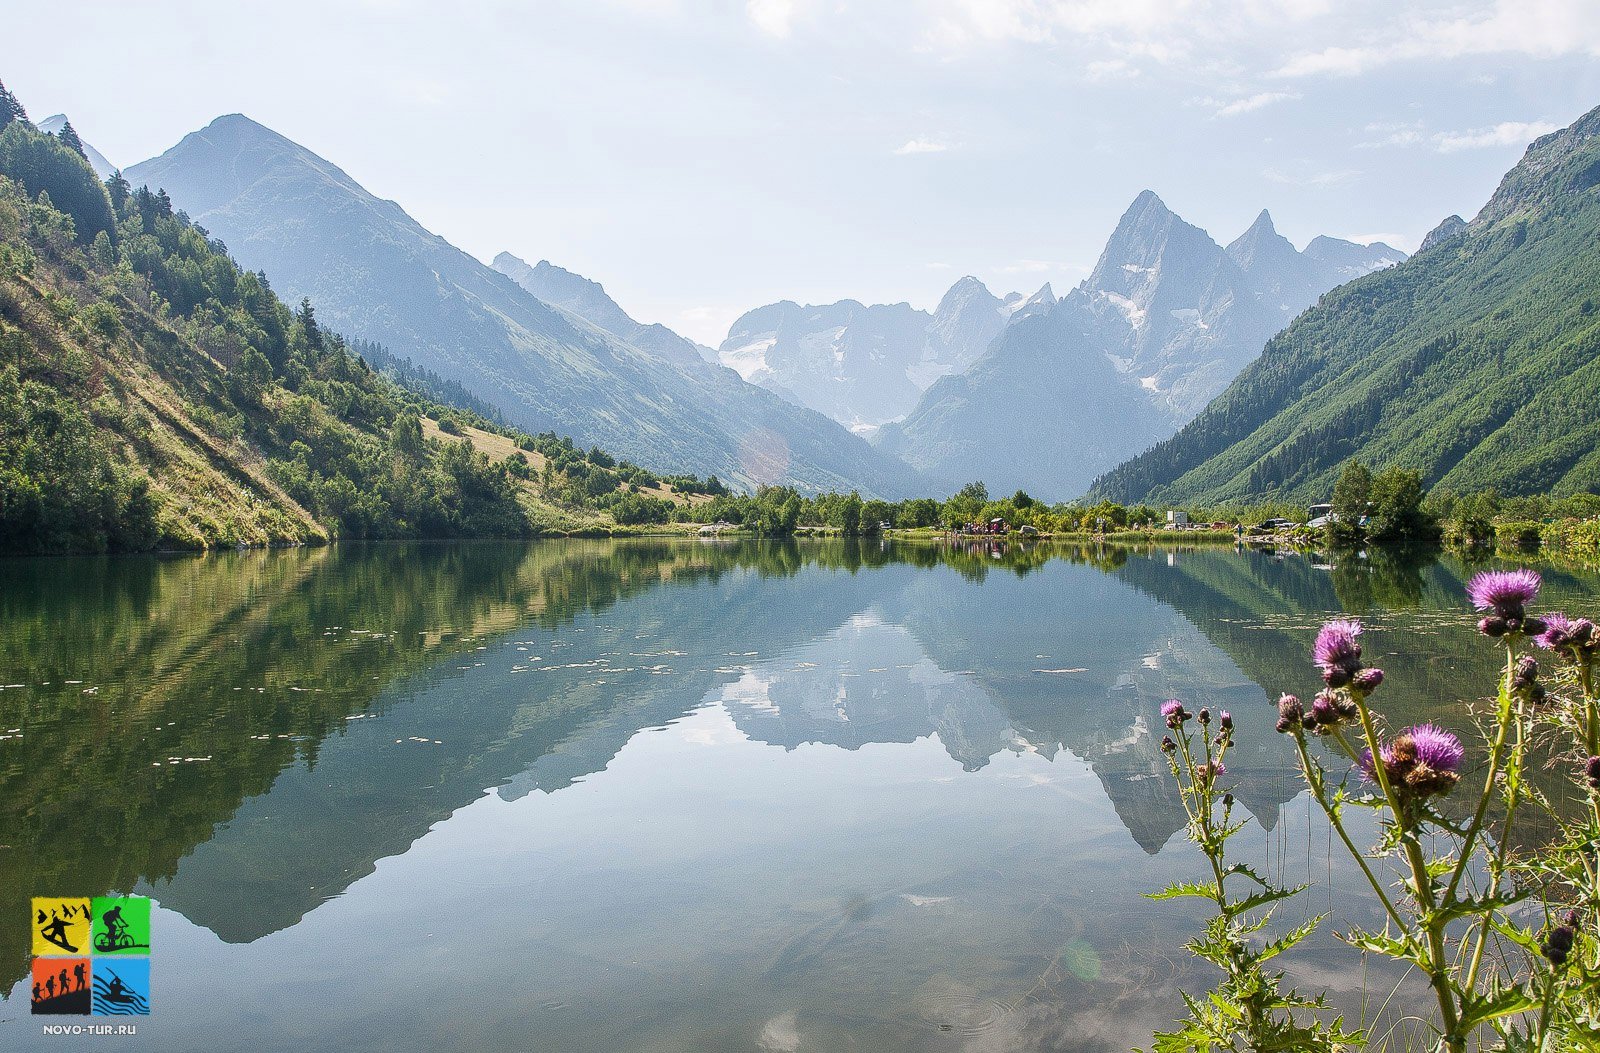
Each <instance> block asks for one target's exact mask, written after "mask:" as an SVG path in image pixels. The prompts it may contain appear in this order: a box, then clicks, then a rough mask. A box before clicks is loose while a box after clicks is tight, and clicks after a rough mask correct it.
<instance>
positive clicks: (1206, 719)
mask: <svg viewBox="0 0 1600 1053" xmlns="http://www.w3.org/2000/svg"><path fill="white" fill-rule="evenodd" d="M1200 723H1201V724H1202V725H1206V724H1210V723H1211V710H1209V709H1207V708H1206V707H1205V706H1201V707H1200Z"/></svg>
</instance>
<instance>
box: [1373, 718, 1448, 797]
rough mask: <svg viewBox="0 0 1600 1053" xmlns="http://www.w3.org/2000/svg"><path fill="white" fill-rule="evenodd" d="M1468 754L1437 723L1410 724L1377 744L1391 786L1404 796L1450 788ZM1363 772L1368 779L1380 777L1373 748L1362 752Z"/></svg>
mask: <svg viewBox="0 0 1600 1053" xmlns="http://www.w3.org/2000/svg"><path fill="white" fill-rule="evenodd" d="M1465 756H1466V751H1465V750H1464V749H1462V747H1461V740H1460V739H1458V738H1456V737H1455V736H1454V735H1452V734H1450V732H1448V731H1445V730H1444V729H1443V728H1440V727H1438V726H1437V725H1434V724H1419V725H1417V726H1416V727H1412V728H1407V729H1406V730H1404V731H1402V732H1401V733H1400V734H1398V735H1396V736H1395V737H1394V739H1393V740H1392V741H1390V742H1388V743H1385V744H1384V745H1382V746H1380V747H1379V748H1378V757H1379V759H1380V760H1381V761H1382V763H1383V772H1384V775H1385V776H1386V777H1387V778H1388V781H1389V786H1390V788H1391V789H1393V790H1394V791H1395V793H1397V794H1400V795H1402V796H1404V795H1407V794H1410V795H1414V796H1419V797H1427V796H1430V795H1431V794H1436V793H1444V792H1446V791H1448V790H1449V789H1450V788H1451V787H1453V786H1454V785H1455V784H1456V780H1457V779H1458V778H1460V768H1461V761H1462V758H1463V757H1465ZM1361 774H1362V776H1363V777H1364V778H1366V779H1367V781H1369V782H1377V781H1378V777H1377V772H1376V770H1375V765H1374V764H1373V760H1372V751H1371V750H1370V749H1369V750H1363V751H1362V753H1361Z"/></svg>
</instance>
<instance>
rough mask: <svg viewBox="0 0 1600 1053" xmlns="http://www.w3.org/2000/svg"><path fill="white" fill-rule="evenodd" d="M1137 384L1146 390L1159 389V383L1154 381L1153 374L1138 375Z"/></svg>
mask: <svg viewBox="0 0 1600 1053" xmlns="http://www.w3.org/2000/svg"><path fill="white" fill-rule="evenodd" d="M1139 386H1140V387H1142V388H1144V389H1145V390H1146V391H1160V390H1161V385H1160V384H1157V383H1156V378H1155V377H1154V376H1148V377H1140V378H1139Z"/></svg>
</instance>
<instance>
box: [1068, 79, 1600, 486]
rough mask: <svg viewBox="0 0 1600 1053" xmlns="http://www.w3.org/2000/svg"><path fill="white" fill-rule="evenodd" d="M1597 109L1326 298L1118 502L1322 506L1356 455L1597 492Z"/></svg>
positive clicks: (1430, 476)
mask: <svg viewBox="0 0 1600 1053" xmlns="http://www.w3.org/2000/svg"><path fill="white" fill-rule="evenodd" d="M1596 244H1600V109H1596V110H1593V111H1591V112H1590V113H1588V114H1586V115H1585V116H1583V117H1582V118H1581V119H1579V120H1578V121H1577V122H1576V123H1574V124H1573V125H1572V126H1571V127H1569V128H1566V129H1564V130H1562V131H1559V132H1555V133H1552V134H1550V135H1547V136H1545V137H1543V138H1541V139H1539V140H1537V141H1536V142H1534V143H1533V144H1532V145H1531V146H1530V147H1529V148H1528V151H1527V153H1526V154H1525V155H1524V157H1523V158H1522V160H1521V161H1520V162H1519V163H1518V164H1517V165H1516V167H1514V168H1512V169H1511V171H1510V172H1509V173H1507V175H1506V176H1505V178H1504V180H1503V181H1502V182H1501V184H1500V186H1499V189H1497V190H1496V191H1495V193H1494V196H1493V197H1492V198H1490V200H1489V202H1488V204H1486V205H1485V206H1484V207H1483V209H1482V211H1480V212H1479V213H1478V215H1477V217H1476V218H1474V219H1473V220H1472V221H1471V222H1470V223H1467V222H1464V221H1462V219H1461V218H1460V217H1459V216H1451V217H1450V218H1448V219H1446V220H1445V221H1444V222H1443V223H1441V224H1440V225H1439V226H1438V228H1436V229H1435V230H1434V231H1433V232H1432V233H1431V234H1429V235H1428V237H1427V239H1426V240H1425V241H1424V242H1423V248H1422V249H1421V250H1420V251H1419V252H1418V253H1417V254H1416V255H1415V256H1414V257H1412V258H1411V259H1409V260H1406V261H1405V262H1403V263H1401V264H1399V265H1398V266H1395V267H1392V268H1390V269H1387V270H1384V271H1381V272H1379V273H1377V274H1372V275H1368V276H1367V277H1364V278H1361V279H1358V280H1356V281H1353V282H1351V283H1350V284H1348V285H1345V286H1342V287H1341V288H1339V289H1337V290H1336V291H1334V292H1332V293H1330V294H1328V295H1326V296H1324V297H1323V298H1322V299H1321V301H1320V302H1319V303H1318V304H1317V305H1316V306H1315V307H1313V308H1312V309H1311V310H1309V311H1307V312H1306V313H1305V314H1303V315H1301V316H1300V317H1299V318H1298V319H1297V320H1296V321H1295V322H1294V324H1293V325H1291V326H1290V327H1289V328H1288V329H1287V330H1286V331H1285V332H1283V333H1282V334H1280V335H1279V336H1277V337H1276V338H1274V339H1273V340H1272V342H1271V343H1269V344H1268V345H1267V347H1266V350H1265V351H1264V352H1263V354H1262V355H1261V357H1260V358H1259V359H1258V360H1256V361H1255V362H1254V363H1252V364H1251V365H1250V366H1249V367H1247V368H1246V369H1245V370H1244V372H1243V373H1241V374H1240V375H1239V377H1238V378H1237V379H1236V380H1235V381H1234V382H1233V383H1232V384H1231V385H1230V386H1229V387H1228V388H1227V390H1226V391H1224V392H1223V393H1222V394H1221V395H1220V397H1218V398H1217V399H1216V400H1215V401H1214V402H1212V403H1211V404H1210V406H1208V407H1207V408H1206V410H1205V411H1204V412H1203V413H1201V414H1200V415H1199V416H1198V417H1196V418H1195V419H1194V420H1193V421H1192V422H1190V423H1189V424H1188V425H1187V426H1186V427H1185V428H1184V429H1183V430H1182V431H1180V432H1178V433H1177V434H1176V435H1175V436H1173V437H1172V438H1170V439H1169V440H1167V441H1165V442H1162V443H1161V444H1159V445H1158V446H1156V447H1155V448H1153V449H1151V450H1149V451H1148V452H1146V453H1144V454H1142V455H1140V456H1138V457H1135V458H1134V459H1132V460H1131V461H1129V462H1128V463H1127V464H1124V465H1122V466H1120V467H1118V468H1117V469H1116V470H1114V471H1111V472H1109V473H1107V474H1106V475H1105V477H1104V478H1102V479H1100V480H1099V481H1098V482H1097V483H1096V484H1095V487H1094V491H1095V493H1096V494H1099V495H1103V496H1107V497H1111V498H1114V499H1117V500H1125V501H1136V500H1141V499H1143V500H1152V501H1165V502H1172V501H1219V500H1230V499H1240V498H1258V497H1263V496H1284V497H1290V498H1295V499H1301V500H1326V499H1327V496H1328V494H1329V493H1330V492H1331V490H1332V487H1333V482H1334V480H1335V478H1336V477H1337V474H1338V472H1339V470H1340V468H1341V466H1342V464H1343V463H1344V462H1345V461H1347V460H1348V459H1350V458H1352V457H1358V458H1362V459H1363V460H1365V461H1367V462H1369V463H1372V464H1374V465H1377V466H1384V465H1391V464H1398V465H1402V466H1406V467H1412V468H1418V469H1421V470H1422V471H1423V473H1424V475H1425V477H1426V481H1427V482H1428V483H1429V484H1431V485H1438V486H1445V487H1450V488H1453V489H1456V490H1458V491H1462V492H1465V491H1472V490H1479V489H1485V488H1490V487H1493V488H1496V489H1498V490H1499V491H1500V492H1502V493H1509V494H1533V493H1549V492H1554V493H1558V494H1559V493H1568V492H1575V491H1582V490H1590V491H1592V490H1595V489H1596V488H1597V487H1600V400H1597V399H1596V398H1595V394H1596V392H1600V309H1597V306H1596V304H1597V302H1600V257H1597V256H1596V253H1595V245H1596Z"/></svg>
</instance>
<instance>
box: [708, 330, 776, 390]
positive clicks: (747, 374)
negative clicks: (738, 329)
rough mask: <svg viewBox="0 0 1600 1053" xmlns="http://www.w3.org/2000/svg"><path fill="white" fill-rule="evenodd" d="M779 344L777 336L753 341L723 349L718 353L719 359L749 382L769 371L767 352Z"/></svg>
mask: <svg viewBox="0 0 1600 1053" xmlns="http://www.w3.org/2000/svg"><path fill="white" fill-rule="evenodd" d="M777 342H778V338H777V337H775V336H769V337H766V338H764V339H761V340H753V341H751V342H750V343H748V344H742V345H740V346H739V347H733V348H723V349H722V350H721V351H718V352H717V358H718V360H720V361H721V362H722V364H723V365H725V366H727V367H728V368H729V369H731V370H733V371H734V372H736V373H738V374H739V375H740V376H741V377H743V378H744V379H745V380H749V379H750V378H751V377H753V376H755V375H756V374H757V373H760V372H764V371H766V370H767V368H768V367H767V352H768V351H771V350H772V348H773V345H775V344H776V343H777Z"/></svg>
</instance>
